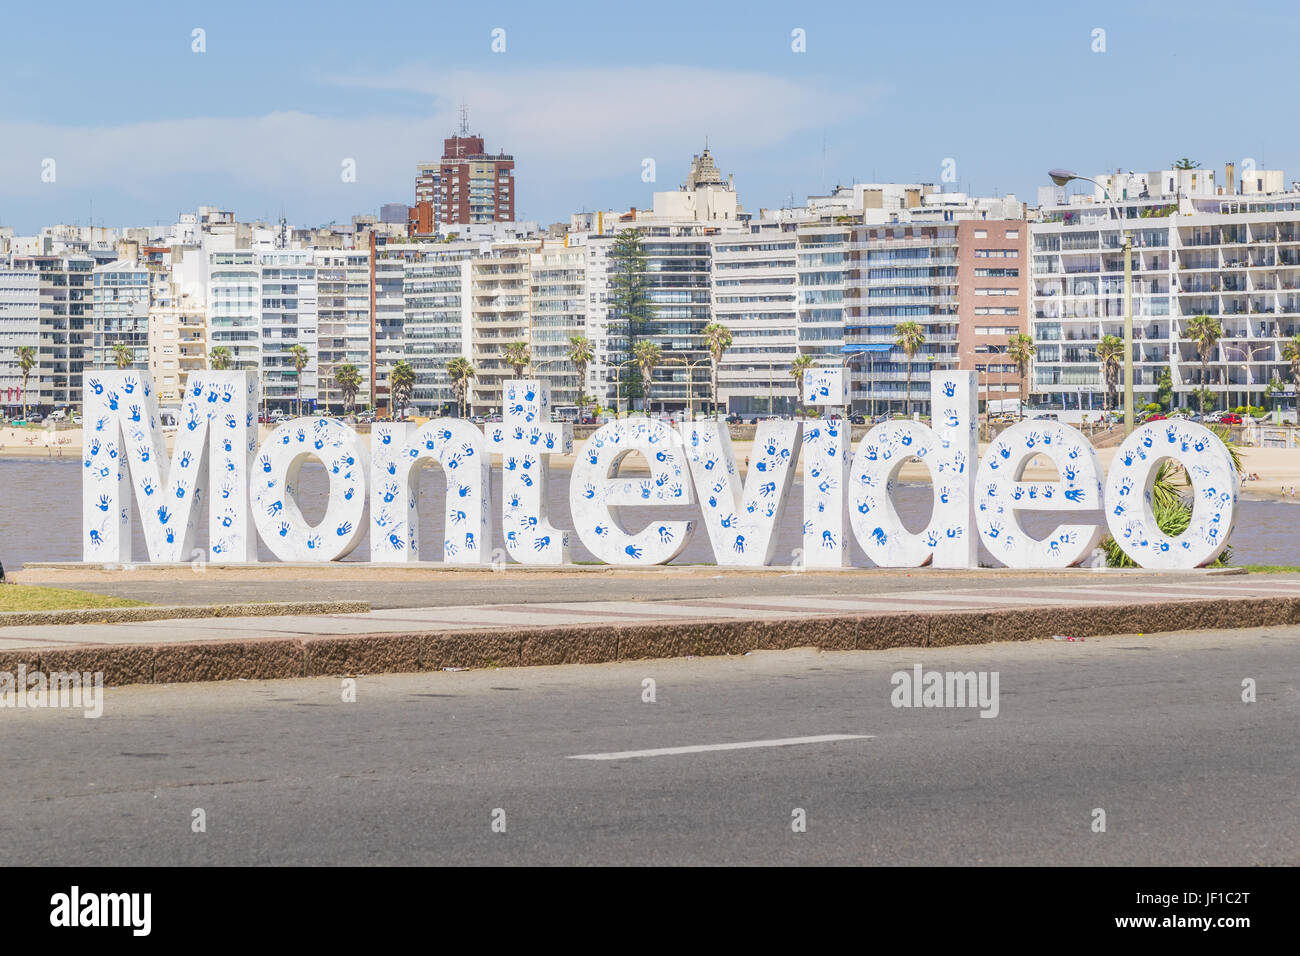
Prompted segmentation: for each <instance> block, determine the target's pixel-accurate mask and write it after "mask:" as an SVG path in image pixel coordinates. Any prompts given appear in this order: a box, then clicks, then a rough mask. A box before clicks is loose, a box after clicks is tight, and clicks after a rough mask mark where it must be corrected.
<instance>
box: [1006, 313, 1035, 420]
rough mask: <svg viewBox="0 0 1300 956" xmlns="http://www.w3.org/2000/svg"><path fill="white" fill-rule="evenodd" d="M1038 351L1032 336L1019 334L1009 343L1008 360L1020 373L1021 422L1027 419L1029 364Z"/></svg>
mask: <svg viewBox="0 0 1300 956" xmlns="http://www.w3.org/2000/svg"><path fill="white" fill-rule="evenodd" d="M1037 351H1038V346H1036V345H1034V339H1033V336H1031V335H1026V334H1025V333H1024V332H1019V333H1017V334H1016V335H1013V336H1011V340H1010V341H1009V342H1007V358H1009V359H1011V361H1013V362H1015V363H1016V371H1017V372H1019V373H1020V420H1021V421H1024V419H1025V379H1026V378H1027V377H1028V376H1029V363H1030V362H1031V361H1033V358H1034V354H1035V353H1036V352H1037Z"/></svg>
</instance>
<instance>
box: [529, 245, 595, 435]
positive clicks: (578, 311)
mask: <svg viewBox="0 0 1300 956" xmlns="http://www.w3.org/2000/svg"><path fill="white" fill-rule="evenodd" d="M583 238H584V237H576V236H575V237H573V240H572V241H570V239H569V238H568V237H565V238H564V239H561V240H550V241H547V242H544V243H543V244H542V245H541V247H540V248H538V250H537V251H536V252H534V253H533V254H532V256H531V258H530V260H529V277H528V281H529V300H530V301H529V337H528V343H529V351H530V352H531V354H532V359H533V364H532V374H533V375H535V376H536V377H537V378H538V379H540V380H541V381H543V382H544V383H546V385H547V387H548V388H549V389H550V392H551V407H552V409H554V410H555V411H556V413H557V414H561V415H567V414H568V413H569V410H570V409H573V410H575V411H576V406H577V404H578V396H579V394H582V395H591V394H592V392H591V391H590V389H589V382H588V381H585V380H584V381H579V380H578V374H577V370H576V369H575V367H574V365H573V363H572V362H571V361H569V352H570V341H571V339H573V338H574V337H575V336H579V335H582V336H585V335H586V333H587V248H586V245H585V244H584V243H583V241H582V240H583ZM587 375H588V377H589V378H590V376H591V375H592V372H591V371H590V370H589V371H588V373H587Z"/></svg>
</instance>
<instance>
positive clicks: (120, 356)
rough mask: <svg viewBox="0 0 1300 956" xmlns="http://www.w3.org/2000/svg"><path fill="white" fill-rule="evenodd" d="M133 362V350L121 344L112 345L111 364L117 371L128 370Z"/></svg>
mask: <svg viewBox="0 0 1300 956" xmlns="http://www.w3.org/2000/svg"><path fill="white" fill-rule="evenodd" d="M134 362H135V349H133V348H131V346H129V345H126V344H124V343H122V342H114V343H113V364H114V365H116V366H117V367H118V368H119V369H128V368H130V367H131V365H132V363H134Z"/></svg>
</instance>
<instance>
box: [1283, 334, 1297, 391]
mask: <svg viewBox="0 0 1300 956" xmlns="http://www.w3.org/2000/svg"><path fill="white" fill-rule="evenodd" d="M1282 358H1284V359H1286V360H1287V361H1288V362H1290V363H1291V383H1292V384H1293V385H1294V386H1295V389H1296V394H1297V395H1300V335H1297V336H1296V337H1295V338H1293V339H1292V340H1291V341H1290V342H1288V343H1287V344H1286V345H1284V346H1282Z"/></svg>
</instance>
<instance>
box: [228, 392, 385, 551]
mask: <svg viewBox="0 0 1300 956" xmlns="http://www.w3.org/2000/svg"><path fill="white" fill-rule="evenodd" d="M309 458H317V459H319V460H320V461H321V462H323V463H324V465H325V469H326V471H327V472H328V473H329V482H330V489H329V503H328V505H327V506H326V508H325V517H324V518H322V519H321V523H320V524H318V525H316V526H315V527H312V526H311V525H309V524H308V523H307V519H305V518H304V517H303V516H302V511H301V510H300V509H299V508H298V503H297V502H296V501H295V500H294V496H293V493H294V485H295V484H296V483H297V481H298V473H299V472H300V471H301V470H302V466H303V463H304V462H305V461H307V460H308V459H309ZM369 470H370V461H369V455H368V454H367V453H366V448H365V445H364V444H362V441H361V439H360V437H358V435H357V433H356V432H354V431H353V430H352V429H351V428H348V427H347V426H346V425H344V424H343V423H342V422H340V421H338V420H337V419H333V418H317V419H304V418H300V419H297V420H296V421H292V422H287V423H285V424H283V425H280V426H279V427H278V428H276V429H275V431H273V432H271V434H270V435H269V436H267V439H266V442H265V443H264V444H263V445H262V447H261V449H259V451H258V453H257V460H256V461H255V462H254V463H253V469H252V475H253V477H252V479H251V481H250V482H249V484H250V488H249V491H250V494H251V495H252V500H253V522H254V523H255V524H256V526H257V533H258V534H259V535H260V536H261V538H262V541H263V542H264V543H265V544H266V546H267V547H268V548H269V549H270V550H271V552H272V553H273V554H274V555H275V556H276V557H277V558H279V559H280V560H281V561H336V560H338V559H339V558H342V557H344V556H345V555H347V554H348V553H349V552H351V551H352V549H353V548H355V547H356V546H357V544H358V543H359V542H360V541H361V539H362V537H364V536H365V533H366V523H365V522H364V521H363V520H362V518H363V517H364V515H365V508H366V474H367V473H368V472H369Z"/></svg>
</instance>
